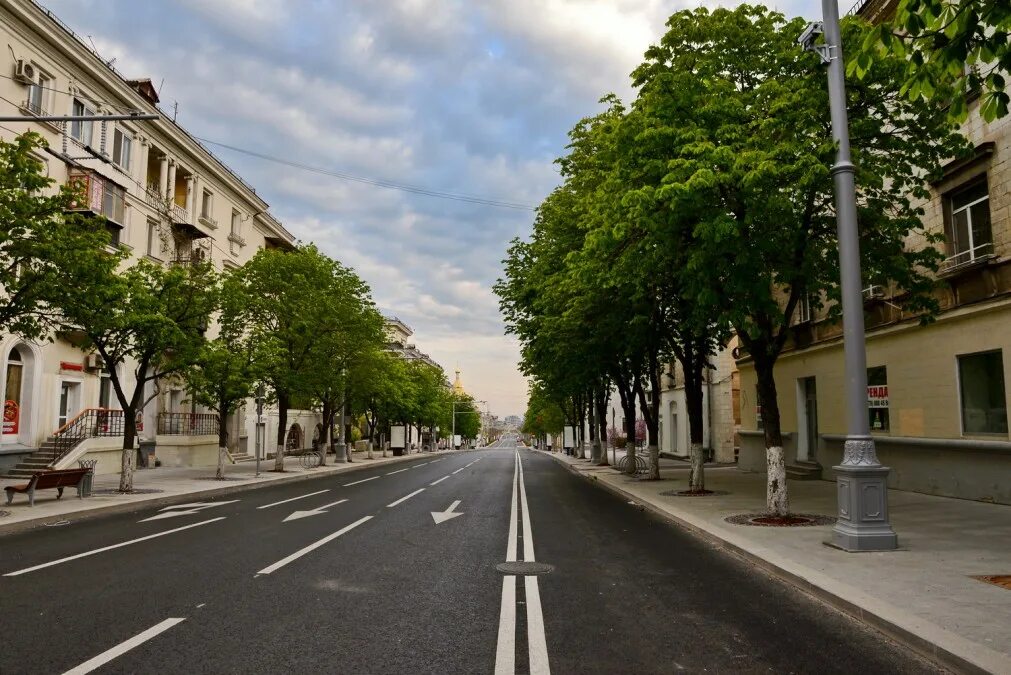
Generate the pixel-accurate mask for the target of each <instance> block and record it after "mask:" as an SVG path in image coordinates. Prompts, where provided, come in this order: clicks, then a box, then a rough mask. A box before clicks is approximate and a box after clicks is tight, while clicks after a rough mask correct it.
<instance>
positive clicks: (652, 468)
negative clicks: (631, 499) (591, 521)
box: [639, 363, 660, 480]
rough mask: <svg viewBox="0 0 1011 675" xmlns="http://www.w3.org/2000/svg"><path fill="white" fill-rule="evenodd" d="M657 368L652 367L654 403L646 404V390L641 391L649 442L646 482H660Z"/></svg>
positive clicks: (655, 365)
mask: <svg viewBox="0 0 1011 675" xmlns="http://www.w3.org/2000/svg"><path fill="white" fill-rule="evenodd" d="M657 367H658V364H656V363H654V364H652V365H651V367H650V371H651V372H650V385H651V387H652V389H653V392H654V394H653V401H652V403H647V402H646V392H645V390H644V389H642V388H641V387H640V389H639V406H640V407H641V408H642V414H643V417H645V418H646V438H647V442H648V446H647V453H648V457H649V472H648V473H647V474H646V480H660V446H659V441H658V439H657V436H659V434H660V420H659V415H660V405H659V400H660V397H659V391H660V382H659V378H657V376H656V373H657Z"/></svg>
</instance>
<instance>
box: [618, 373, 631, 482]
mask: <svg viewBox="0 0 1011 675" xmlns="http://www.w3.org/2000/svg"><path fill="white" fill-rule="evenodd" d="M618 396H619V398H620V399H621V409H622V411H623V412H624V413H625V456H626V457H627V458H628V459H627V460H626V461H625V473H628V474H634V473H635V388H634V387H632V388H630V387H629V386H628V382H624V381H619V382H618Z"/></svg>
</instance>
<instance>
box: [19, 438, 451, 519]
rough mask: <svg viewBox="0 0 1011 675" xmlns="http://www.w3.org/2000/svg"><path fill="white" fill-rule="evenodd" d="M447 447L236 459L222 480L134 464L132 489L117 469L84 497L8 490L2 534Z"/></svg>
mask: <svg viewBox="0 0 1011 675" xmlns="http://www.w3.org/2000/svg"><path fill="white" fill-rule="evenodd" d="M445 454H448V452H446V451H441V452H434V453H433V452H426V453H422V454H418V453H413V454H410V455H405V456H403V457H393V456H392V454H391V455H390V456H389V457H386V458H384V457H383V456H382V452H380V451H376V452H374V459H368V458H366V456H365V453H364V452H360V453H359V452H356V453H354V456H353V460H354V461H352V462H351V463H350V464H333V457H332V456H328V457H327V466H323V467H316V468H314V469H304V468H302V467H301V466H300V465H299V461H298V457H287V458H286V459H285V471H284V473H275V472H273V471H271V469H273V468H274V460H273V459H270V460H264V461H261V462H260V475H259V477H257V476H256V475H255V474H256V462H239V463H238V464H226V465H225V480H221V481H219V480H215V479H214V473H215V467H213V466H210V467H196V468H166V467H158V468H152V469H138V470H137V471H136V472H135V473H134V481H133V485H134V489H135V490H136V492H134V493H132V494H120V493H118V492H116V489H117V488H118V487H119V474H107V475H99V476H95V478H94V485H93V494H92V496H91V497H88V498H86V499H78V497H77V489H76V488H67V489H66V490H64V492H63V498H62V499H59V500H57V499H56V490H41V491H39V492H38V493H37V494H36V496H35V506H33V507H32V506H29V505H28V495H26V494H17V495H15V496H14V503H12V504H10V505H8V504H7V503H6V501H7V499H6V495H5V494H4V493H0V494H3V500H2V501H0V534H3V533H5V532H12V531H19V530H23V529H26V528H30V527H35V526H39V527H42V526H46V525H49V526H53V525H58V524H62V523H63V522H64V521H67V520H73V519H76V518H81V517H90V516H93V515H101V514H103V513H110V512H113V511H121V510H122V511H125V510H132V509H135V508H141V507H144V506H147V505H149V504H150V505H157V504H159V503H161V502H166V503H171V502H172V501H173V500H174V501H178V498H179V497H182V496H191V497H193V498H194V499H204V498H211V497H214V496H216V495H220V494H225V493H228V492H233V491H237V490H244V489H249V488H251V487H254V486H257V485H270V484H277V483H279V482H290V481H298V480H305V479H309V478H313V477H318V476H322V475H327V474H332V473H342V472H346V471H355V470H357V469H362V468H365V467H370V466H377V465H381V464H387V463H396V462H402V461H406V460H411V459H421V458H424V457H429V456H434V455H440V456H441V455H445ZM25 482H27V481H26V480H25V479H12V478H3V479H0V488H3V487H5V486H7V485H16V484H23V483H25Z"/></svg>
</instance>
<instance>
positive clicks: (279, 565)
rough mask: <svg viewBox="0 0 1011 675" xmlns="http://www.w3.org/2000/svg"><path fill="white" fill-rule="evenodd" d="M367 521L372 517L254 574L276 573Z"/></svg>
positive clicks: (363, 519) (338, 531)
mask: <svg viewBox="0 0 1011 675" xmlns="http://www.w3.org/2000/svg"><path fill="white" fill-rule="evenodd" d="M369 520H372V516H365V517H364V518H362V519H360V520H356V521H355V522H353V523H351V524H350V525H348V526H347V527H342V528H341V529H339V530H337V531H336V532H334V533H333V534H328V535H327V536H325V537H323V538H322V539H320V540H319V541H315V542H313V543H311V544H309V545H308V546H306V547H305V548H302V549H299V550H297V551H295V552H294V553H292V554H291V555H290V556H288V557H287V558H283V559H281V560H278V561H277V562H276V563H274V564H273V565H270V566H269V567H264V568H263V569H262V570H260V571H259V572H257V573H256V574H257V575H260V574H270V573H272V572H276V571H277V570H279V569H281V568H282V567H284V566H285V565H287V564H288V563H290V562H293V561H295V560H298V559H299V558H301V557H302V556H304V555H305V554H306V553H311V552H312V551H315V550H316V549H318V548H319V547H320V546H322V545H323V544H325V543H327V542H329V541H333V540H334V539H336V538H337V537H339V536H341V535H342V534H345V533H347V532H350V531H351V530H353V529H355V528H356V527H358V526H359V525H361V524H362V523H364V522H366V521H369Z"/></svg>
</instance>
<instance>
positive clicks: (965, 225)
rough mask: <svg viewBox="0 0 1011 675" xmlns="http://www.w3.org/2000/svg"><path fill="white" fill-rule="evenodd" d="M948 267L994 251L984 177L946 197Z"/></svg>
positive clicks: (987, 193)
mask: <svg viewBox="0 0 1011 675" xmlns="http://www.w3.org/2000/svg"><path fill="white" fill-rule="evenodd" d="M947 207H948V213H949V217H948V221H949V222H948V244H949V252H950V257H949V259H948V260H949V266H957V265H963V264H965V263H969V262H972V261H973V260H975V259H976V258H979V257H980V256H983V255H987V254H989V253H992V252H993V235H992V233H991V230H990V194H989V191H988V190H987V183H986V178H985V177H984V179H983V180H982V181H980V182H977V183H974V184H973V185H970V186H969V187H967V188H963V189H961V190H959V191H957V192H953V193H951V195H950V196H949V197H948V198H947Z"/></svg>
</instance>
